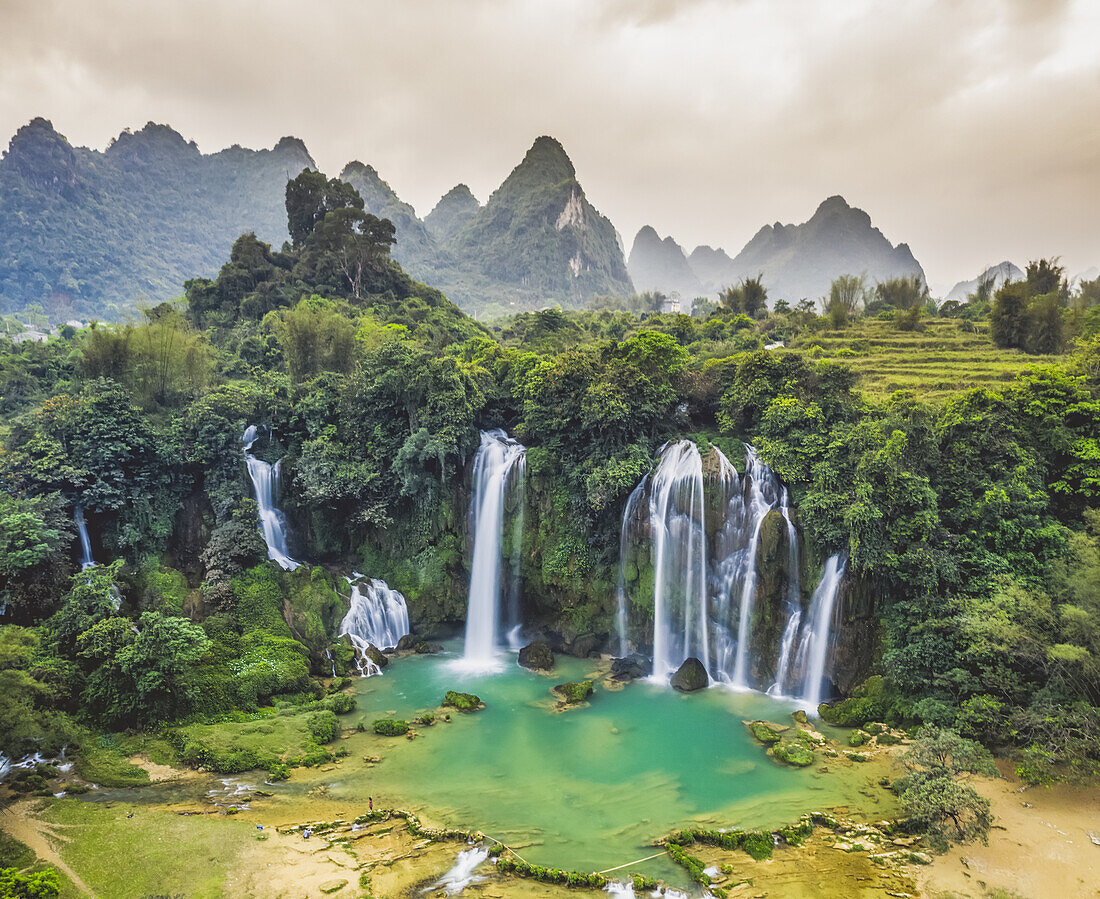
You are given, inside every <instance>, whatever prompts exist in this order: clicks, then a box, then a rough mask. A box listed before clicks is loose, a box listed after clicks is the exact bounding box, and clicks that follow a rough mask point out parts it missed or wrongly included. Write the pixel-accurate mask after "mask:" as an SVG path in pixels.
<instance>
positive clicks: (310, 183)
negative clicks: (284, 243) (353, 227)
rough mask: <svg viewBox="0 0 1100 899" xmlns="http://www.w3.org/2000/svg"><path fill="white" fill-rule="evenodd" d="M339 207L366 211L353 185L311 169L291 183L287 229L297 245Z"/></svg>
mask: <svg viewBox="0 0 1100 899" xmlns="http://www.w3.org/2000/svg"><path fill="white" fill-rule="evenodd" d="M338 209H352V210H358V211H360V212H362V209H363V198H362V197H361V196H359V192H358V191H357V190H356V189H355V188H354V187H352V186H351V185H350V184H346V183H345V182H343V181H341V180H339V179H338V178H326V177H325V176H324V174H322V173H321V172H317V171H311V170H310V169H306V170H305V171H303V172H302V173H301V174H299V175H298V177H296V178H292V179H291V180H290V181H288V182H287V185H286V217H287V230H288V231H290V239H291V241H293V243H294V246H296V247H297V246H301V245H302V244H303V243H305V241H306V238H308V237H309V236H310V235H311V234H313V232H314V231H315V230H316V228H317V226H318V225H319V224H321V222H323V221H324V220H325V218H326V217H327V216H328V214H329V213H331V212H334V211H336V210H338Z"/></svg>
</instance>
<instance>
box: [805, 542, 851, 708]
mask: <svg viewBox="0 0 1100 899" xmlns="http://www.w3.org/2000/svg"><path fill="white" fill-rule="evenodd" d="M846 564H847V559H846V558H845V557H844V556H842V555H840V554H839V553H838V554H836V555H832V556H829V559H828V561H827V562H826V563H825V571H824V572H823V573H822V575H821V581H820V583H819V584H818V585H817V589H816V590H814V595H813V598H812V599H811V600H810V610H809V617H808V618H807V621H806V627H805V629H804V632H803V635H802V643H801V645H800V646H799V648H798V659H797V664H798V667H800V668H801V669H802V670H803V671H804V672H805V679H804V681H803V684H804V687H803V692H802V702H803V704H804V705H805V706H806V708H807V709H808V710H809V711H811V712H813V713H814V714H816V713H817V707H818V706H819V705H820V704H821V688H822V684H823V683H824V681H825V662H826V660H827V657H828V654H829V635H830V630H831V628H832V623H833V612H834V609H835V608H836V597H837V594H838V593H839V592H840V584H841V581H843V580H844V568H845V566H846Z"/></svg>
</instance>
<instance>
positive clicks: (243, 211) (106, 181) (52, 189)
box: [0, 119, 313, 321]
mask: <svg viewBox="0 0 1100 899" xmlns="http://www.w3.org/2000/svg"><path fill="white" fill-rule="evenodd" d="M312 166H313V160H312V159H311V158H310V155H309V153H308V152H307V151H306V148H305V146H304V145H303V144H302V142H301V141H299V140H297V139H296V138H283V139H282V140H281V141H279V143H278V144H276V145H275V147H274V148H272V149H271V150H246V149H243V148H241V147H236V146H235V147H231V148H229V149H228V150H223V151H221V152H219V153H213V154H208V155H204V154H203V153H201V152H200V151H199V149H198V147H196V146H195V144H194V143H193V142H192V143H189V142H188V141H186V140H185V139H184V138H183V137H181V136H180V135H179V134H178V133H176V132H175V131H173V130H172V129H171V128H169V127H167V126H165V125H154V124H152V123H150V124H148V125H146V126H145V127H144V128H142V129H141V130H140V131H137V132H134V133H130V132H128V131H126V132H123V133H122V134H120V135H119V136H118V138H116V139H115V140H114V141H113V142H112V143H111V145H110V146H109V147H108V148H107V150H106V151H104V152H99V151H96V150H88V149H85V148H82V147H75V148H74V147H72V146H71V145H70V144H69V142H68V141H67V140H66V139H65V138H64V137H63V136H62V135H60V134H58V133H57V131H55V130H54V128H53V126H52V125H51V124H50V123H49V122H47V121H46V120H45V119H35V120H34V121H32V122H31V123H30V124H28V125H25V126H24V127H23V128H20V129H19V131H18V132H17V133H16V135H15V136H14V137H13V138H12V140H11V144H10V146H9V148H8V150H7V152H6V153H5V154H4V157H3V159H0V311H3V312H18V311H20V310H22V309H25V308H27V307H28V306H33V305H36V304H37V305H38V306H41V307H42V308H43V309H44V310H45V312H46V313H47V314H48V315H49V316H50V318H51V319H53V320H54V321H64V320H65V319H68V318H78V319H89V318H96V319H116V318H119V317H120V316H122V315H123V314H125V313H128V312H132V311H133V310H134V309H136V308H137V306H138V305H141V304H145V305H156V304H157V303H160V302H163V301H164V300H168V299H172V298H174V297H178V296H179V295H180V286H181V285H182V284H183V282H184V281H185V280H186V279H187V278H190V277H194V276H195V275H212V274H214V272H216V271H217V269H218V267H219V266H220V265H221V263H222V262H223V261H224V259H225V258H226V255H227V253H228V252H229V248H230V246H232V244H233V241H234V240H236V239H237V237H238V236H240V234H241V233H242V232H245V231H253V232H255V233H256V234H257V236H259V238H260V239H261V240H264V241H266V242H268V243H274V244H276V245H280V244H282V242H283V241H284V240H285V239H286V236H287V234H286V214H285V211H284V208H283V201H284V189H285V187H286V181H287V178H288V177H290V178H292V177H294V176H295V175H297V174H298V172H300V171H301V170H302V169H303V168H311V167H312Z"/></svg>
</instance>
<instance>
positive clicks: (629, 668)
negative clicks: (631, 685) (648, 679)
mask: <svg viewBox="0 0 1100 899" xmlns="http://www.w3.org/2000/svg"><path fill="white" fill-rule="evenodd" d="M648 673H649V664H648V659H646V657H645V656H643V655H640V654H639V653H636V652H635V653H631V654H630V655H628V656H624V657H623V658H621V659H612V660H611V676H612V677H614V678H616V679H618V680H633V679H635V678H639V677H645V676H646V675H647V674H648Z"/></svg>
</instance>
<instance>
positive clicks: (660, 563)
mask: <svg viewBox="0 0 1100 899" xmlns="http://www.w3.org/2000/svg"><path fill="white" fill-rule="evenodd" d="M704 511H705V510H704V508H703V460H702V457H701V456H700V455H699V449H698V447H696V445H695V443H694V442H692V441H690V440H680V441H678V442H676V443H673V444H670V445H668V446H667V447H666V448H665V450H664V452H663V453H662V454H661V461H660V462H659V463H658V465H657V470H656V471H654V472H653V478H652V480H651V481H650V490H649V520H650V537H651V539H652V541H653V676H654V677H655V678H664V677H667V676H668V675H670V674H671V673H672V672H673V671H675V670H676V669H677V668H678V667H679V666H680V664H681V663H682V662H683V661H684V659H686V658H688V657H690V656H695V657H696V658H698V659H699V660H700V661H701V662H702V663H703V665H704V667H706V668H707V669H708V670H709V668H710V640H709V634H708V629H707V537H706V528H705V523H704Z"/></svg>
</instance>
